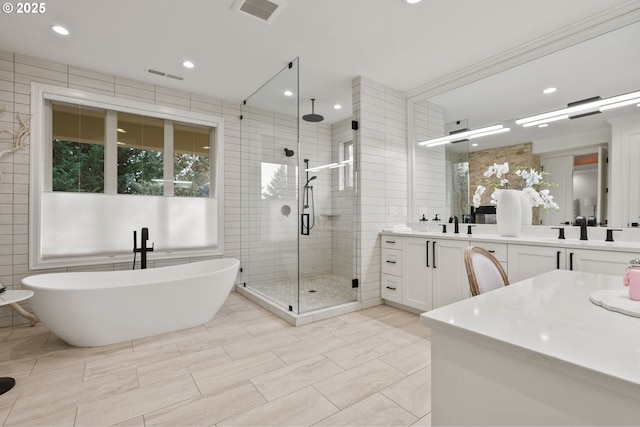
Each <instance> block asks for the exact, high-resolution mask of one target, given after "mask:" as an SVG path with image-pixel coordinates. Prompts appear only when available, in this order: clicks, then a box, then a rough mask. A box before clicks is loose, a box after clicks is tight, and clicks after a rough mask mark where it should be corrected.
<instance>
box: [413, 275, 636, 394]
mask: <svg viewBox="0 0 640 427" xmlns="http://www.w3.org/2000/svg"><path fill="white" fill-rule="evenodd" d="M601 289H618V290H622V289H625V288H624V286H623V285H622V277H618V276H608V275H601V274H593V273H582V272H576V271H567V270H553V271H551V272H548V273H545V274H542V275H540V276H536V277H533V278H531V279H527V280H523V281H521V282H517V283H514V284H511V285H509V286H506V287H504V288H502V289H498V290H495V291H492V292H488V293H485V294H481V295H478V296H476V297H472V298H469V299H466V300H463V301H459V302H457V303H454V304H451V305H448V306H445V307H441V308H439V309H436V310H433V311H429V312H426V313H423V314H422V315H421V316H420V323H422V324H423V325H426V326H429V327H431V328H433V329H438V330H441V331H443V332H447V333H451V334H455V335H457V336H462V337H463V338H464V339H466V340H469V341H472V342H475V343H477V344H480V345H485V346H488V347H492V348H494V349H496V350H499V351H504V352H507V353H509V354H512V355H513V356H515V357H521V358H525V359H527V360H529V361H531V362H533V363H537V364H542V365H545V366H547V367H548V368H549V369H554V370H557V371H562V372H563V373H565V374H568V375H572V376H577V377H579V378H581V379H584V380H586V381H589V382H595V383H597V384H599V385H601V386H605V387H609V388H611V389H613V390H617V391H619V392H620V391H622V392H628V393H630V394H633V395H635V397H636V398H638V397H640V318H636V317H631V316H627V315H624V314H621V313H616V312H613V311H609V310H606V309H604V308H602V307H599V306H596V305H594V304H593V303H591V302H590V300H589V296H590V295H591V293H592V292H593V291H596V290H601ZM638 304H639V305H640V302H638ZM434 345H437V341H434Z"/></svg>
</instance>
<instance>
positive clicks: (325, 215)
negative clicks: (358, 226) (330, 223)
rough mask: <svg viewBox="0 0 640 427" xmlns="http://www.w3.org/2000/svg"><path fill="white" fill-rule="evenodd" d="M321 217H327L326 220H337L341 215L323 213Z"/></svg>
mask: <svg viewBox="0 0 640 427" xmlns="http://www.w3.org/2000/svg"><path fill="white" fill-rule="evenodd" d="M320 216H323V217H326V218H329V219H331V218H337V217H339V216H340V214H330V213H321V214H320Z"/></svg>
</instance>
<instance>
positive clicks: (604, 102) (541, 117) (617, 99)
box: [516, 91, 640, 126]
mask: <svg viewBox="0 0 640 427" xmlns="http://www.w3.org/2000/svg"><path fill="white" fill-rule="evenodd" d="M637 98H640V91H637V92H630V93H625V94H623V95H618V96H613V97H611V98H606V99H599V100H597V101H593V102H586V103H584V104H580V105H575V106H572V107H568V108H562V109H560V110H555V111H549V112H548V113H542V114H537V115H535V116H530V117H525V118H523V119H518V120H516V124H518V125H522V126H525V125H526V124H527V123H533V122H537V123H536V124H542V123H547V122H552V121H556V120H561V119H565V118H568V117H569V116H572V115H575V113H578V112H581V111H585V110H590V109H595V108H600V109H602V107H605V106H609V105H612V106H611V107H609V108H616V107H615V106H613V104H620V103H622V102H624V101H628V100H631V99H637ZM617 106H618V107H622V105H617ZM529 126H534V125H533V124H531V125H529Z"/></svg>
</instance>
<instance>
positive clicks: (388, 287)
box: [387, 286, 396, 291]
mask: <svg viewBox="0 0 640 427" xmlns="http://www.w3.org/2000/svg"><path fill="white" fill-rule="evenodd" d="M387 289H391V290H392V291H395V290H396V288H392V287H391V286H387Z"/></svg>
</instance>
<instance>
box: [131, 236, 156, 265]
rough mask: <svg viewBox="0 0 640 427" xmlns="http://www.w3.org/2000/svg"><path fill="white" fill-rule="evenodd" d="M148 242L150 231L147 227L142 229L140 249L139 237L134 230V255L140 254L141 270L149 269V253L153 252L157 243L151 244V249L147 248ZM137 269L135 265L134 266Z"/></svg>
mask: <svg viewBox="0 0 640 427" xmlns="http://www.w3.org/2000/svg"><path fill="white" fill-rule="evenodd" d="M147 240H149V229H148V228H147V227H143V228H142V239H141V242H140V247H138V236H137V233H136V230H133V253H136V252H140V268H141V269H144V268H147V252H153V248H154V247H155V243H152V244H151V247H150V248H149V247H147ZM134 267H135V265H134Z"/></svg>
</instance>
